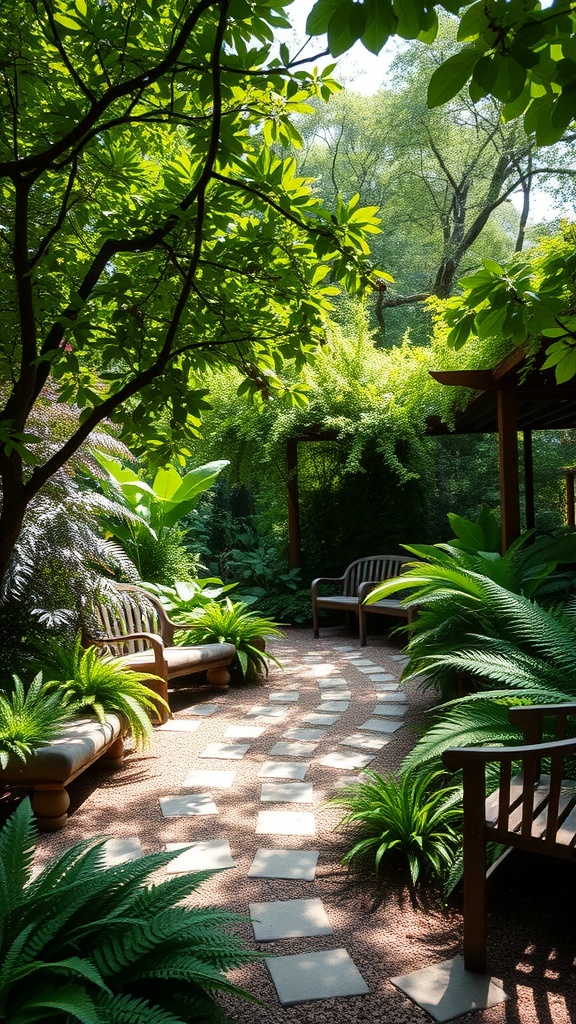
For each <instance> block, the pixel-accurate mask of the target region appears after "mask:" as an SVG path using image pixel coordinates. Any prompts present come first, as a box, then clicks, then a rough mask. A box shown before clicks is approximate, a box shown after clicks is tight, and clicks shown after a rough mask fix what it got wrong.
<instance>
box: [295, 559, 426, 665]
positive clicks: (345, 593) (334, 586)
mask: <svg viewBox="0 0 576 1024" xmlns="http://www.w3.org/2000/svg"><path fill="white" fill-rule="evenodd" d="M408 561H409V559H408V558H404V557H402V556H400V555H371V556H370V557H369V558H357V559H356V560H355V561H354V562H351V563H350V565H349V566H348V568H347V569H346V571H345V572H344V574H343V575H342V576H334V577H332V576H320V577H318V579H315V580H313V581H312V589H311V593H312V620H313V628H314V636H315V637H318V636H319V635H320V627H319V620H318V612H319V610H320V609H324V610H328V611H343V612H353V613H354V614H355V615H356V616H357V618H358V627H359V633H360V644H361V646H362V647H365V646H366V643H367V632H368V631H367V622H366V616H367V613H370V612H373V613H375V614H379V615H394V616H399V617H400V618H404V619H407V620H408V621H410V620H411V618H412V615H413V614H414V612H413V609H410V608H405V607H404V605H403V604H402V602H401V601H399V600H398V601H397V600H395V599H393V598H390V599H387V600H384V601H376V602H375V603H374V604H372V605H364V604H363V601H364V598H365V597H367V595H368V594H369V593H370V591H371V590H373V589H374V587H376V586H377V585H378V583H382V581H383V580H387V579H391V578H393V577H394V576H398V575H399V574H400V573H401V572H402V567H403V566H404V565H405V564H406V563H407V562H408ZM326 584H330V588H331V590H332V591H335V592H333V593H329V594H325V593H321V589H324V586H325V585H326Z"/></svg>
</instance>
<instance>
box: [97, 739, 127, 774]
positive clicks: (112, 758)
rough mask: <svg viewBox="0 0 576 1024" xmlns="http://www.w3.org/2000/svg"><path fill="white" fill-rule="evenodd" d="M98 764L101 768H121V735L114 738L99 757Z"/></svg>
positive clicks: (122, 753)
mask: <svg viewBox="0 0 576 1024" xmlns="http://www.w3.org/2000/svg"><path fill="white" fill-rule="evenodd" d="M100 764H101V765H102V767H103V768H112V769H116V768H121V767H122V765H123V764H124V740H123V739H122V737H121V736H119V737H118V739H116V740H114V743H111V744H110V746H109V747H108V750H107V751H106V753H105V754H103V755H102V757H101V758H100Z"/></svg>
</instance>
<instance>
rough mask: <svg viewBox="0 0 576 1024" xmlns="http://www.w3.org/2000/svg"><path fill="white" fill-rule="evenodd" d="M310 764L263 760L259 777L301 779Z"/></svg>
mask: <svg viewBox="0 0 576 1024" xmlns="http://www.w3.org/2000/svg"><path fill="white" fill-rule="evenodd" d="M309 767H310V765H309V764H305V763H303V762H298V761H293V762H291V761H264V764H263V765H262V767H261V769H260V771H259V772H258V778H259V779H303V778H304V776H305V775H306V772H307V771H308V769H309Z"/></svg>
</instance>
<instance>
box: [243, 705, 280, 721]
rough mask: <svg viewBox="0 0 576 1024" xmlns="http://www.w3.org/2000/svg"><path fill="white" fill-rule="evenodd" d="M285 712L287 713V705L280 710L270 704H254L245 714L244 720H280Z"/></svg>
mask: <svg viewBox="0 0 576 1024" xmlns="http://www.w3.org/2000/svg"><path fill="white" fill-rule="evenodd" d="M286 711H288V705H286V707H283V708H281V707H274V705H270V704H254V705H253V707H251V708H250V710H249V711H247V712H246V718H282V716H283V715H284V714H285V713H286Z"/></svg>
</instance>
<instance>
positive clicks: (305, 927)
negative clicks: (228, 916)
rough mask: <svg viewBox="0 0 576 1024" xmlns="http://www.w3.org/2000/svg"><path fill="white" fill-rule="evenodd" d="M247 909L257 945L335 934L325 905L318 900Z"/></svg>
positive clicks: (285, 901)
mask: <svg viewBox="0 0 576 1024" xmlns="http://www.w3.org/2000/svg"><path fill="white" fill-rule="evenodd" d="M248 909H249V912H250V920H251V921H252V927H253V929H254V938H255V939H256V941H257V942H274V941H275V940H276V939H293V938H296V937H300V938H310V937H311V936H313V935H333V934H334V933H333V930H332V927H331V925H330V922H329V920H328V916H327V914H326V910H325V909H324V904H323V903H322V900H320V899H317V898H316V899H311V900H274V901H273V902H271V903H249V904H248Z"/></svg>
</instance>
